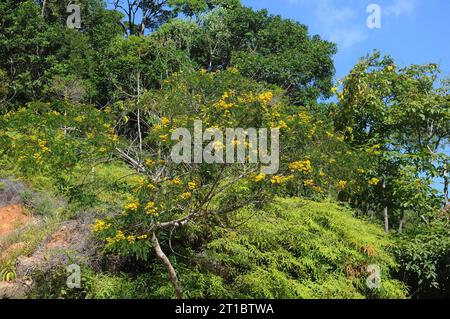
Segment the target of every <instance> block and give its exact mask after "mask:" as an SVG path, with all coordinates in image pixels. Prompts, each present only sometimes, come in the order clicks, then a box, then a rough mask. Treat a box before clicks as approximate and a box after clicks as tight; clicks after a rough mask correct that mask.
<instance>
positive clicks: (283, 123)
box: [278, 120, 288, 130]
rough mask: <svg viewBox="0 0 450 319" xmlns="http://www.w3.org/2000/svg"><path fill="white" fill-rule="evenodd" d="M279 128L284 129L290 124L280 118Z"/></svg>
mask: <svg viewBox="0 0 450 319" xmlns="http://www.w3.org/2000/svg"><path fill="white" fill-rule="evenodd" d="M278 128H279V129H280V130H284V129H287V128H288V126H287V124H286V122H285V121H283V120H280V121H279V122H278Z"/></svg>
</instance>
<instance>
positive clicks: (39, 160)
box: [33, 153, 44, 165]
mask: <svg viewBox="0 0 450 319" xmlns="http://www.w3.org/2000/svg"><path fill="white" fill-rule="evenodd" d="M33 158H34V160H35V161H36V164H38V165H42V164H44V160H43V159H42V155H41V154H39V153H35V154H33Z"/></svg>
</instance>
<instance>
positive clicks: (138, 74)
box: [137, 71, 142, 157]
mask: <svg viewBox="0 0 450 319" xmlns="http://www.w3.org/2000/svg"><path fill="white" fill-rule="evenodd" d="M137 102H138V109H137V122H138V123H137V124H138V135H139V152H140V154H139V157H140V156H141V155H142V130H141V105H140V102H141V72H140V71H139V72H138V73H137Z"/></svg>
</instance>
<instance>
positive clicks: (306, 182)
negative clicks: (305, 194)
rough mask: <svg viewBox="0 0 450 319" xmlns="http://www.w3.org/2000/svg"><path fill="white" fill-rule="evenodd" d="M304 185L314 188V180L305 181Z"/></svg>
mask: <svg viewBox="0 0 450 319" xmlns="http://www.w3.org/2000/svg"><path fill="white" fill-rule="evenodd" d="M303 185H304V186H306V187H314V186H315V184H314V181H313V180H312V179H307V180H306V181H303Z"/></svg>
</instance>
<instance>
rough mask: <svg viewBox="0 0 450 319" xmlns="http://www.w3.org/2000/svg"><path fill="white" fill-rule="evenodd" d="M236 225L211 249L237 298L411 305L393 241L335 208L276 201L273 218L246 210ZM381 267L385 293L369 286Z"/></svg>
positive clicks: (210, 255)
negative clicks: (397, 274) (372, 269)
mask: <svg viewBox="0 0 450 319" xmlns="http://www.w3.org/2000/svg"><path fill="white" fill-rule="evenodd" d="M235 218H236V220H235V223H236V225H240V223H241V222H242V221H247V220H249V219H250V220H249V221H248V222H247V223H245V224H242V225H240V226H236V227H232V228H231V230H229V231H225V230H224V234H223V236H222V237H221V238H219V239H217V240H214V241H213V242H211V243H210V244H209V245H208V249H207V256H208V259H209V261H210V262H211V263H214V264H215V265H220V267H216V269H214V270H213V272H214V271H217V270H219V269H222V270H223V271H224V273H225V274H226V275H225V281H226V282H228V283H231V286H232V291H234V297H241V298H365V297H367V298H405V295H406V289H405V287H404V286H403V284H402V283H401V282H399V281H397V280H394V279H392V277H391V272H392V271H393V270H395V269H396V268H397V263H396V261H395V259H394V257H393V255H391V254H390V253H388V249H390V248H392V246H393V245H394V244H395V242H394V241H393V240H392V239H390V238H389V237H388V236H387V235H386V234H384V233H383V231H382V230H381V229H380V228H379V227H377V226H375V225H371V224H369V223H366V222H364V221H361V220H358V219H356V218H354V217H353V216H352V212H351V211H349V210H348V209H346V208H343V207H342V206H338V205H336V204H331V203H315V202H311V201H306V200H301V199H283V200H278V201H277V203H276V205H274V206H273V207H272V208H271V210H270V211H269V212H255V211H252V210H242V211H240V212H239V213H238V214H237V215H236V216H235ZM372 264H374V265H379V266H380V267H381V288H380V289H374V290H370V289H368V288H367V286H366V279H367V277H368V276H369V275H368V273H367V271H366V269H367V266H368V265H372Z"/></svg>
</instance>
